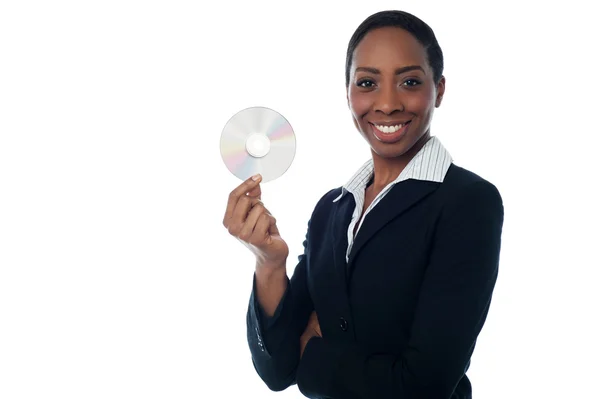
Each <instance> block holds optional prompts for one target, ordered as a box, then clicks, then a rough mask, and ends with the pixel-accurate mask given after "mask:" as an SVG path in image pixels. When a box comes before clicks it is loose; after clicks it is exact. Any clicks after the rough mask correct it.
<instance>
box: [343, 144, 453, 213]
mask: <svg viewBox="0 0 600 399" xmlns="http://www.w3.org/2000/svg"><path fill="white" fill-rule="evenodd" d="M451 164H452V157H451V156H450V154H449V153H448V151H447V150H446V149H445V148H444V146H443V145H442V143H441V141H440V140H439V139H438V138H437V137H436V136H432V137H431V138H430V139H429V140H428V141H427V143H425V145H424V146H423V148H421V150H419V152H418V153H417V154H416V155H415V156H414V157H413V158H412V159H411V160H410V162H409V163H408V165H406V167H405V168H404V170H402V172H401V173H400V175H398V177H397V178H396V180H394V181H393V182H392V183H393V184H396V183H399V182H401V181H404V180H408V179H416V180H427V181H433V182H437V183H441V182H443V181H444V177H445V176H446V172H447V171H448V168H449V167H450V165H451ZM372 176H373V159H370V160H368V161H367V162H365V163H364V164H363V165H362V166H361V167H360V168H359V169H358V171H357V172H356V173H354V175H353V176H352V177H351V178H350V180H348V182H347V183H346V184H344V185H343V186H342V192H341V194H340V195H339V196H338V197H337V198H335V199H334V200H333V202H336V201H339V200H340V199H341V198H342V197H343V196H344V195H345V194H346V193H348V192H350V193H354V192H357V191H364V190H365V188H366V186H367V183H368V182H369V180H370V179H371V177H372Z"/></svg>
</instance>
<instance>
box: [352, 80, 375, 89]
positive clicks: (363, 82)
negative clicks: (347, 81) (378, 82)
mask: <svg viewBox="0 0 600 399" xmlns="http://www.w3.org/2000/svg"><path fill="white" fill-rule="evenodd" d="M356 85H357V86H358V87H364V88H366V89H370V88H371V87H373V86H374V85H375V82H373V81H372V80H371V79H361V80H359V81H358V82H356Z"/></svg>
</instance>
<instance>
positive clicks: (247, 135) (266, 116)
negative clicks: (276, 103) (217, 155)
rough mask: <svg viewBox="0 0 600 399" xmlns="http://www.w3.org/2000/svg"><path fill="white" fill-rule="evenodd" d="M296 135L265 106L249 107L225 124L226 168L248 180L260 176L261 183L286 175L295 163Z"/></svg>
mask: <svg viewBox="0 0 600 399" xmlns="http://www.w3.org/2000/svg"><path fill="white" fill-rule="evenodd" d="M295 154H296V136H295V134H294V131H293V130H292V126H291V125H290V124H289V122H288V121H287V120H286V119H285V118H284V117H283V116H281V114H279V113H278V112H276V111H273V110H272V109H270V108H266V107H251V108H246V109H244V110H242V111H240V112H238V113H237V114H235V115H234V116H233V117H231V119H229V121H228V122H227V123H226V124H225V127H224V128H223V132H222V133H221V157H222V158H223V162H224V163H225V166H227V169H229V171H230V172H231V173H233V174H234V175H235V176H236V177H237V178H239V179H241V180H246V179H248V178H250V177H251V176H253V175H255V174H257V173H260V174H261V175H262V182H263V183H265V182H268V181H271V180H275V179H277V178H278V177H280V176H281V175H283V174H284V173H285V172H286V171H287V170H288V168H289V167H290V165H291V164H292V161H293V160H294V156H295Z"/></svg>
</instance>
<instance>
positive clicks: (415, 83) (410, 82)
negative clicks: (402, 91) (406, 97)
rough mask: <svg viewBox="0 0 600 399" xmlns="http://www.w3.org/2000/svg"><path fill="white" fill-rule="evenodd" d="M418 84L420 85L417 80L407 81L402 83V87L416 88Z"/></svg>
mask: <svg viewBox="0 0 600 399" xmlns="http://www.w3.org/2000/svg"><path fill="white" fill-rule="evenodd" d="M420 84H421V82H420V81H418V80H417V79H407V80H405V81H404V83H403V85H405V86H409V87H413V86H418V85H420Z"/></svg>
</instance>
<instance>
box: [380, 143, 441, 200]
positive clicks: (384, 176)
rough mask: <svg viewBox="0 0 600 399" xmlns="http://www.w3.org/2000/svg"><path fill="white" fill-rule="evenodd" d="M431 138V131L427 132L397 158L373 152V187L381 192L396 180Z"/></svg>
mask: <svg viewBox="0 0 600 399" xmlns="http://www.w3.org/2000/svg"><path fill="white" fill-rule="evenodd" d="M430 138H431V135H430V133H429V132H427V133H425V134H424V135H423V137H421V138H420V139H419V141H417V142H416V143H415V145H413V146H412V147H411V148H410V149H409V150H408V151H406V152H405V153H404V154H402V155H400V156H398V157H395V158H384V157H381V156H380V155H378V154H376V153H374V152H372V156H373V183H372V184H371V189H372V190H375V191H376V192H379V191H381V190H383V188H384V187H386V186H387V185H388V184H390V183H391V182H393V181H394V180H396V178H397V177H398V176H399V175H400V173H402V171H403V170H404V168H406V165H408V163H409V162H410V161H411V159H413V158H414V157H415V155H417V153H418V152H419V151H420V150H421V148H423V146H424V145H425V144H426V143H427V141H429V139H430Z"/></svg>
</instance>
